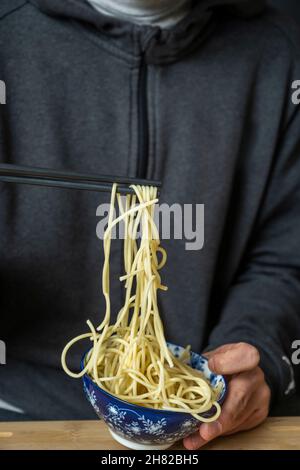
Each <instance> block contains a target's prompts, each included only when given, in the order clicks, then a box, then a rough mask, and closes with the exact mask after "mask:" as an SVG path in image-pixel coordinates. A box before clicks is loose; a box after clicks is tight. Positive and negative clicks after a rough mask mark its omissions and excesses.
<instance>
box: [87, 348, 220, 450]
mask: <svg viewBox="0 0 300 470" xmlns="http://www.w3.org/2000/svg"><path fill="white" fill-rule="evenodd" d="M168 347H169V349H170V351H171V352H172V353H173V354H174V355H175V357H180V356H181V354H182V353H183V351H184V348H182V347H180V346H176V345H174V344H168ZM86 354H87V353H86ZM86 354H85V355H84V357H83V359H82V362H81V369H83V367H84V364H85V359H86ZM207 362H208V361H207V359H206V358H205V357H203V356H201V355H199V354H196V353H193V352H192V353H191V356H190V362H189V365H190V366H191V367H193V368H194V369H197V370H199V371H201V372H202V373H203V375H204V377H205V378H206V379H207V380H208V381H209V382H210V385H211V387H212V388H214V389H215V391H216V398H217V402H218V403H219V404H222V403H223V401H224V399H225V395H226V391H227V387H226V381H225V379H224V377H223V376H222V375H216V374H213V373H212V372H211V371H210V370H209V368H208V363H207ZM83 386H84V390H85V393H86V396H87V399H88V400H89V402H90V403H91V405H92V407H93V408H94V410H95V412H96V413H97V415H98V416H99V418H100V419H103V420H104V421H105V423H106V424H107V426H108V428H109V430H110V432H111V434H112V436H113V438H114V439H115V440H116V441H118V442H119V443H120V444H122V445H124V446H125V447H128V448H129V449H134V450H160V449H161V450H163V449H167V448H168V447H170V446H172V445H173V444H174V443H175V442H176V441H178V440H180V439H183V438H184V437H187V436H188V435H189V434H191V433H193V432H195V431H196V430H197V429H198V428H199V426H200V424H201V423H200V422H199V420H197V419H195V418H194V417H193V416H192V415H190V414H188V413H178V412H176V411H164V410H155V409H151V408H146V407H143V406H138V405H133V404H131V403H128V402H126V401H123V400H120V399H119V398H116V397H114V396H113V395H111V394H110V393H108V392H106V391H105V390H102V389H101V388H100V387H98V385H96V384H95V382H93V380H92V379H91V378H90V377H89V376H88V375H87V374H85V375H84V376H83ZM215 411H216V410H215V407H214V406H213V407H212V408H211V409H210V410H208V411H207V412H205V413H203V415H202V416H203V417H204V418H208V417H210V416H213V415H214V413H215Z"/></svg>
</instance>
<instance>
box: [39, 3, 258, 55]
mask: <svg viewBox="0 0 300 470" xmlns="http://www.w3.org/2000/svg"><path fill="white" fill-rule="evenodd" d="M30 2H31V3H32V4H34V5H35V6H36V7H38V8H39V9H40V10H41V11H42V12H43V13H45V14H47V15H49V16H53V17H57V18H61V19H64V20H66V19H69V20H70V21H76V22H79V23H81V25H82V26H90V27H92V28H94V29H96V30H97V31H98V32H100V33H102V35H103V36H104V37H106V38H110V40H113V41H114V43H115V45H116V46H119V47H120V48H122V49H123V50H124V49H125V50H126V52H127V53H129V54H131V55H133V56H140V55H143V57H144V59H145V61H146V62H147V63H148V64H163V63H170V62H175V61H176V60H179V59H180V58H181V57H182V56H184V55H186V54H188V53H189V52H192V50H193V49H196V48H197V47H199V45H200V44H201V42H203V41H204V40H205V39H206V38H207V36H208V35H209V34H210V33H211V32H212V30H213V29H214V28H215V27H216V24H217V18H218V17H220V14H224V13H230V14H233V15H238V16H241V17H245V18H251V17H253V16H256V15H258V14H260V13H261V12H262V11H263V10H264V8H265V0H195V1H194V2H193V3H192V7H191V10H190V12H189V13H188V14H187V15H186V17H185V18H184V19H183V20H182V21H180V22H179V23H178V24H176V25H175V26H174V27H172V28H170V29H161V28H160V27H158V26H139V25H135V24H133V23H129V22H126V21H122V20H119V19H114V18H111V17H108V16H106V15H102V14H101V13H99V12H98V11H96V10H95V9H94V8H93V7H92V6H91V5H90V4H89V3H88V2H87V1H86V0H63V1H62V0H30Z"/></svg>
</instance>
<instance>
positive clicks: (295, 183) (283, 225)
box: [206, 102, 300, 403]
mask: <svg viewBox="0 0 300 470" xmlns="http://www.w3.org/2000/svg"><path fill="white" fill-rule="evenodd" d="M289 106H290V107H291V106H293V114H292V115H290V118H289V121H288V124H287V125H286V126H285V131H284V132H283V134H282V136H281V139H280V142H279V145H278V147H277V154H276V156H275V157H276V158H275V159H274V165H273V170H272V174H271V177H270V179H269V183H268V185H267V188H266V192H265V197H264V203H263V205H262V207H261V209H260V212H259V215H258V218H257V221H256V224H255V227H254V230H253V233H252V237H251V240H250V243H249V245H248V249H247V252H246V254H245V257H244V261H243V263H242V266H240V270H239V274H238V276H237V278H236V280H235V282H234V284H233V285H231V287H230V289H229V291H228V293H227V296H226V299H225V302H224V303H223V309H222V313H221V319H220V321H219V323H218V325H217V326H216V327H215V328H214V329H213V331H212V333H211V335H210V339H209V346H208V348H206V350H212V349H215V348H216V347H217V346H220V345H222V344H226V343H236V342H241V341H242V342H247V343H250V344H252V345H254V346H255V347H257V348H258V350H259V351H260V355H261V364H260V366H261V368H262V369H263V371H264V373H265V376H266V380H267V382H268V384H269V386H270V388H271V391H272V400H273V403H274V401H275V400H278V399H281V398H283V397H284V396H288V395H289V394H290V393H292V392H293V391H294V390H295V376H296V373H297V374H299V372H300V371H299V370H298V369H300V366H298V367H297V366H296V365H293V364H292V356H293V352H294V350H293V349H292V345H293V342H294V341H295V340H299V339H300V105H298V106H295V105H292V104H291V103H290V102H289Z"/></svg>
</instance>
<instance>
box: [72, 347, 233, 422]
mask: <svg viewBox="0 0 300 470" xmlns="http://www.w3.org/2000/svg"><path fill="white" fill-rule="evenodd" d="M168 344H170V345H171V346H178V345H176V344H173V343H169V342H168ZM179 347H180V348H182V346H179ZM91 349H92V348H89V349H88V350H87V351H85V353H84V354H83V356H82V358H81V361H80V370H81V371H82V370H83V369H84V361H85V358H86V356H87V354H88V353H89V351H90V350H91ZM191 352H192V353H193V354H195V355H196V356H199V358H200V359H203V360H204V361H205V362H208V359H207V357H205V356H203V355H202V354H199V353H195V352H193V351H191ZM195 370H198V369H195ZM212 373H213V372H212ZM214 375H215V376H217V377H221V380H222V382H223V384H224V388H223V394H222V396H221V397H220V398H219V399H218V400H217V403H218V404H219V405H222V403H223V402H224V400H225V398H226V395H227V392H228V384H227V380H226V378H225V377H224V375H221V374H214ZM84 378H86V379H87V380H88V381H89V382H91V383H92V385H93V387H95V388H96V390H99V391H100V392H101V393H103V394H104V395H106V396H107V397H108V398H112V399H114V400H118V401H119V402H120V403H121V404H124V405H126V406H128V405H129V406H131V407H133V408H139V409H140V408H142V409H144V410H149V411H151V412H152V413H159V414H168V415H174V413H176V415H180V416H182V417H184V416H191V417H193V416H192V414H191V413H189V412H187V413H182V412H180V413H178V412H176V411H172V410H162V409H156V408H149V407H147V406H142V405H137V404H135V403H130V402H129V401H125V400H123V399H122V398H118V397H116V396H115V395H112V394H111V393H109V392H107V391H106V390H104V389H103V388H101V387H99V385H98V384H97V383H96V382H94V380H93V379H92V378H91V377H90V376H89V374H87V373H85V374H84V375H83V376H82V379H84ZM211 408H212V407H211ZM211 408H210V409H209V410H207V411H204V412H203V414H205V413H208V412H209V411H210V410H211ZM200 416H201V414H200ZM195 419H196V418H195Z"/></svg>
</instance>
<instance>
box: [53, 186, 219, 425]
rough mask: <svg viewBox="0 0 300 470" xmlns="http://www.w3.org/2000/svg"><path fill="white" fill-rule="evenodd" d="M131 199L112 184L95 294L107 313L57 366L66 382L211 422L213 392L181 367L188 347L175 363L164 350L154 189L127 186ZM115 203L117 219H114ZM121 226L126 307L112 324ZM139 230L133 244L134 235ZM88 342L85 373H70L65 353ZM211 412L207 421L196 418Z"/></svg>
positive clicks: (163, 260)
mask: <svg viewBox="0 0 300 470" xmlns="http://www.w3.org/2000/svg"><path fill="white" fill-rule="evenodd" d="M132 188H133V189H134V194H133V195H127V196H126V200H125V201H122V199H121V197H120V196H119V195H118V194H117V186H116V185H114V186H113V190H112V194H111V206H110V212H109V217H108V226H107V229H106V231H105V234H104V242H103V244H104V266H103V274H102V289H103V294H104V297H105V302H106V312H105V315H104V319H103V321H102V323H101V324H100V325H99V326H98V327H97V328H95V327H94V326H93V324H92V323H91V322H90V321H89V320H88V321H87V324H88V327H89V330H90V331H88V332H87V333H85V334H83V335H80V336H78V337H76V338H74V339H73V340H72V341H70V342H69V343H68V344H67V345H66V347H65V348H64V350H63V353H62V366H63V368H64V370H65V372H66V373H67V374H68V375H70V376H71V377H76V378H78V377H82V376H83V375H84V374H88V375H89V376H90V377H91V378H92V379H93V380H94V381H95V382H96V384H97V385H98V386H99V387H100V388H102V389H104V390H106V391H107V392H109V393H111V394H112V395H114V396H116V397H118V398H120V399H122V400H125V401H127V402H130V403H134V404H137V405H140V406H145V407H150V408H154V409H163V410H172V411H176V412H181V413H190V414H192V415H193V416H194V417H196V418H197V419H199V420H200V421H205V422H209V421H214V420H215V419H217V418H218V416H219V414H220V406H219V404H218V403H217V402H216V400H215V396H214V391H213V389H212V388H211V387H210V385H209V384H208V383H207V382H206V380H205V379H204V378H203V376H202V374H201V373H200V372H198V371H197V370H195V369H192V368H191V367H190V366H189V365H188V364H187V362H188V359H189V349H188V348H187V349H186V350H185V351H184V353H183V356H182V357H181V358H180V359H178V358H176V357H174V355H173V354H172V353H171V352H170V351H169V349H168V347H167V344H166V340H165V336H164V329H163V325H162V321H161V318H160V315H159V310H158V303H157V292H158V290H167V287H165V286H164V285H163V284H162V282H161V277H160V274H159V271H160V269H161V268H162V267H163V266H164V264H165V263H166V258H167V256H166V252H165V250H164V249H163V248H162V247H161V246H160V240H159V235H158V230H157V227H156V225H155V223H154V207H155V204H156V203H157V202H158V199H157V189H156V188H154V187H141V186H132ZM116 200H117V203H118V207H119V212H120V215H119V216H118V217H116V218H114V207H115V204H116ZM122 221H123V222H124V227H125V228H124V231H125V233H124V235H125V236H124V268H125V274H124V275H123V276H122V277H121V278H120V281H121V282H123V283H124V286H125V294H126V295H125V301H124V305H123V307H122V309H121V310H120V312H119V314H118V316H117V320H116V322H115V323H114V324H111V304H110V275H109V261H110V248H111V234H112V229H113V228H114V227H115V226H116V225H117V224H119V223H120V222H122ZM138 230H140V239H139V240H138V237H137V232H138ZM86 338H89V339H90V340H91V341H92V343H93V346H92V348H91V349H90V351H89V353H88V354H87V357H86V363H85V367H84V369H83V370H82V371H81V372H80V373H74V372H72V371H70V370H69V368H68V367H67V365H66V354H67V352H68V351H69V349H70V347H71V346H72V345H73V344H74V343H77V342H78V341H80V340H82V339H86ZM212 406H214V407H215V414H214V416H213V417H211V418H203V417H201V416H200V414H202V413H204V412H205V411H207V410H209V409H210V408H211V407H212Z"/></svg>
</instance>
